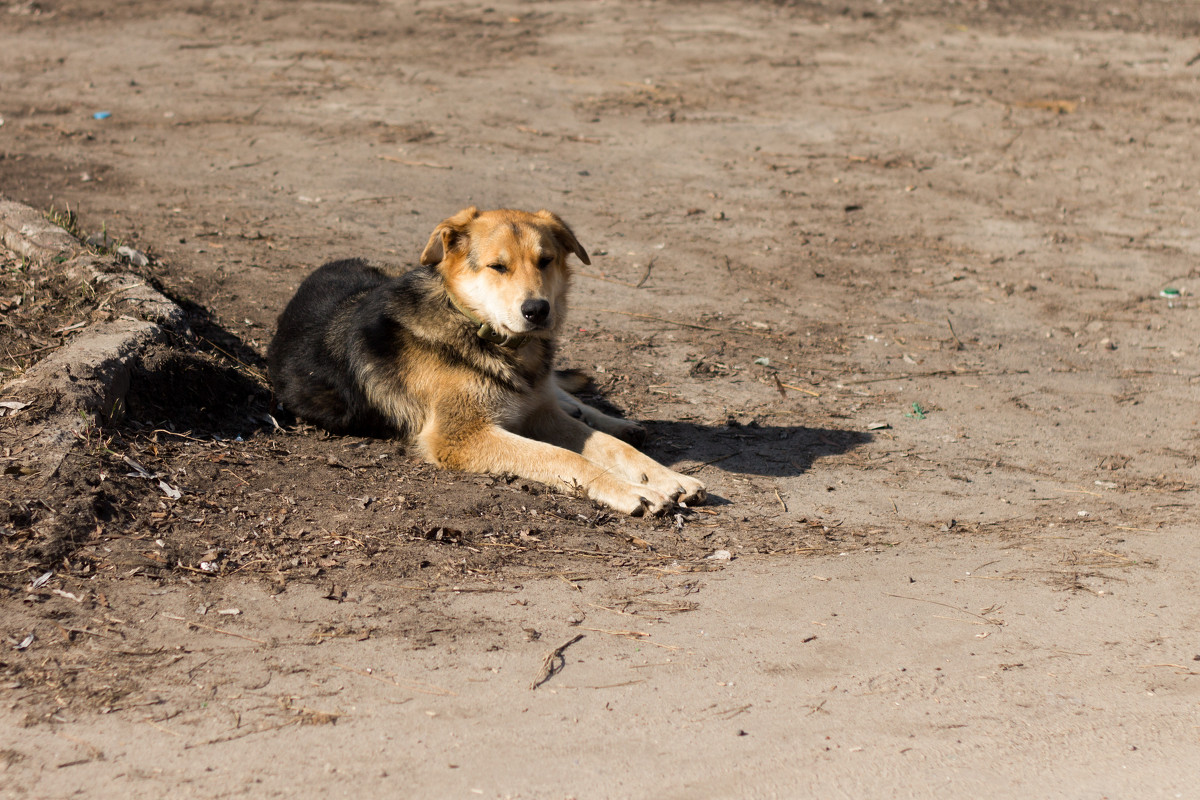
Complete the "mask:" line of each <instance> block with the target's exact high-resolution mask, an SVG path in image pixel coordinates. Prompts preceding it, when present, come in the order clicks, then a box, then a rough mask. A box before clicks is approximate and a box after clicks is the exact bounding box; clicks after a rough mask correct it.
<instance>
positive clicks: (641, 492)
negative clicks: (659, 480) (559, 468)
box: [588, 479, 672, 517]
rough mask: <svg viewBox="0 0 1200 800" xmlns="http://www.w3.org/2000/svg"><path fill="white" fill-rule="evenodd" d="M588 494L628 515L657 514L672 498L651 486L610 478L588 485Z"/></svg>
mask: <svg viewBox="0 0 1200 800" xmlns="http://www.w3.org/2000/svg"><path fill="white" fill-rule="evenodd" d="M588 496H589V497H591V498H592V499H593V500H595V501H596V502H599V503H603V504H604V505H606V506H609V507H610V508H615V509H616V510H617V511H620V512H621V513H623V514H629V515H630V516H634V517H640V516H657V515H659V514H661V513H663V511H665V510H666V508H667V506H669V505H671V502H672V498H671V497H669V496H667V495H666V494H663V493H662V492H660V491H658V490H657V489H655V488H654V487H652V486H646V485H645V484H643V485H640V486H639V485H637V484H632V483H626V482H625V481H622V480H616V479H610V480H600V481H596V483H595V484H593V485H591V486H589V487H588Z"/></svg>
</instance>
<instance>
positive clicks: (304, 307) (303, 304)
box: [267, 259, 395, 436]
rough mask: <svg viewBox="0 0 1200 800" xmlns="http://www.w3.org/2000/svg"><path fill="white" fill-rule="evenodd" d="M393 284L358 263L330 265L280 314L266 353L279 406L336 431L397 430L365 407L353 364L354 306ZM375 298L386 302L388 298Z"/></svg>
mask: <svg viewBox="0 0 1200 800" xmlns="http://www.w3.org/2000/svg"><path fill="white" fill-rule="evenodd" d="M394 280H395V279H393V278H390V277H388V276H387V275H385V274H384V273H383V272H381V271H380V270H379V269H377V268H375V267H372V266H369V265H368V264H367V263H366V262H365V261H362V260H361V259H349V260H346V261H334V262H331V263H329V264H326V265H325V266H323V267H321V268H320V269H318V270H317V271H316V272H314V273H312V274H311V275H309V276H308V277H307V278H306V279H305V280H304V282H303V283H302V284H300V288H299V289H297V290H296V295H295V297H293V298H292V300H291V302H290V303H288V305H287V308H285V309H284V311H283V313H282V314H280V315H279V325H278V331H277V333H276V335H275V338H274V339H273V340H272V342H271V346H270V349H269V350H268V351H267V360H268V364H269V367H270V372H271V383H272V385H273V386H274V387H275V400H276V402H277V403H278V404H279V405H282V406H283V407H284V408H285V409H286V410H287V411H289V412H290V413H292V414H295V415H297V416H299V417H301V418H303V419H306V420H308V421H310V422H312V423H315V424H317V425H319V426H321V427H322V428H325V429H326V430H328V431H330V432H332V433H338V434H359V435H364V436H380V435H388V434H394V433H395V428H394V426H393V425H391V424H390V423H389V422H388V421H387V420H386V419H385V418H384V417H383V415H382V414H380V413H379V412H378V411H376V410H375V409H374V408H373V407H372V406H371V404H370V403H368V402H367V398H366V396H365V395H364V394H363V391H362V388H361V387H360V386H359V383H358V381H357V380H356V379H355V376H354V369H353V365H352V364H351V361H352V359H353V358H354V357H355V353H356V350H357V348H358V346H359V345H358V343H357V336H358V334H356V332H355V326H354V323H353V317H354V315H355V313H356V310H357V306H358V305H359V304H357V303H356V301H358V300H360V299H362V298H363V296H364V295H367V294H368V293H370V292H372V291H373V290H376V289H380V288H382V287H385V286H387V285H388V284H390V283H392V282H394ZM375 294H376V295H378V296H379V299H380V300H382V296H383V293H380V292H376V293H375Z"/></svg>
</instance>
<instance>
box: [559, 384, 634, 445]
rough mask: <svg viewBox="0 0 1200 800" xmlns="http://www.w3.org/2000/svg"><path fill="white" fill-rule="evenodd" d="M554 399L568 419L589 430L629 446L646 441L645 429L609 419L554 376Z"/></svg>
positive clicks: (624, 421)
mask: <svg viewBox="0 0 1200 800" xmlns="http://www.w3.org/2000/svg"><path fill="white" fill-rule="evenodd" d="M554 398H555V400H557V401H558V407H559V408H561V409H562V410H563V413H565V414H566V415H567V416H569V417H574V418H575V419H577V420H581V421H583V422H584V423H585V424H586V425H587V426H588V427H589V428H595V429H596V430H598V431H603V432H604V433H607V434H609V435H610V436H615V437H617V438H618V439H622V440H624V441H626V442H629V443H630V444H635V445H636V444H641V443H642V442H644V441H646V429H645V428H643V427H642V426H641V425H638V424H637V423H636V422H630V421H629V420H626V419H617V418H616V417H610V416H609V415H608V414H605V413H604V412H603V411H600V410H598V409H595V408H592V407H591V406H589V405H588V404H587V403H585V402H583V401H582V400H580V399H579V398H578V397H575V396H574V395H572V394H570V393H569V391H568V390H567V389H564V388H563V381H562V380H561V378H560V377H559V376H558V375H556V376H555V380H554Z"/></svg>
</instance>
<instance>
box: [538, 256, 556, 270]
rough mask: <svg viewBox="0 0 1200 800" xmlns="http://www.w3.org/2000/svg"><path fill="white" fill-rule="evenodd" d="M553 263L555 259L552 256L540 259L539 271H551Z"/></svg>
mask: <svg viewBox="0 0 1200 800" xmlns="http://www.w3.org/2000/svg"><path fill="white" fill-rule="evenodd" d="M553 263H554V258H553V257H552V256H542V257H541V258H539V259H538V269H549V268H550V265H551V264H553Z"/></svg>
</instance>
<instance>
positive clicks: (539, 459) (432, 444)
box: [418, 412, 672, 515]
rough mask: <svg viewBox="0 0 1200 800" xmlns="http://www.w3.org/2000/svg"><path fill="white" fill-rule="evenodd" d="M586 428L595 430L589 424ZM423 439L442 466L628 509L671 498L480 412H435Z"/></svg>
mask: <svg viewBox="0 0 1200 800" xmlns="http://www.w3.org/2000/svg"><path fill="white" fill-rule="evenodd" d="M560 413H561V412H560ZM563 416H564V418H566V419H570V418H569V417H566V415H563ZM584 429H585V430H590V429H588V428H587V427H586V426H584ZM609 438H611V437H609ZM613 441H617V440H616V439H613ZM418 442H419V444H420V446H421V449H422V450H423V451H424V454H425V456H426V458H428V459H429V460H430V461H432V462H433V463H435V464H437V465H438V466H443V467H449V468H451V469H460V470H465V471H469V472H490V473H493V474H505V473H508V474H512V475H517V476H519V477H522V478H528V479H529V480H535V481H539V482H541V483H545V484H548V485H550V486H555V487H558V488H561V489H564V490H566V491H582V492H584V493H585V494H587V496H588V497H590V498H592V499H593V500H595V501H597V502H600V503H603V504H604V505H607V506H610V507H612V508H615V509H616V510H618V511H621V512H623V513H626V514H633V515H639V514H659V513H661V512H662V511H663V509H664V508H666V506H667V505H669V504H670V502H671V499H672V498H670V497H668V496H667V495H666V494H664V493H662V492H659V491H657V490H656V489H654V488H653V487H651V486H648V485H635V484H634V483H631V482H630V481H628V480H626V479H625V478H624V477H623V476H622V475H621V473H620V472H618V471H616V470H614V469H612V468H607V467H605V466H602V465H600V464H596V463H593V462H592V461H590V460H589V459H587V458H585V457H584V456H583V455H581V454H580V453H578V452H572V451H570V450H567V449H565V448H562V447H558V446H555V445H553V444H550V443H547V442H544V441H535V440H533V439H529V438H526V437H524V436H521V435H519V434H516V433H512V432H511V431H506V430H504V429H503V428H501V427H500V426H498V425H494V424H491V423H489V422H487V421H485V420H484V419H483V418H481V417H471V418H465V419H464V418H462V417H461V416H460V415H456V414H454V413H448V414H442V415H440V416H439V415H437V414H435V415H434V416H433V417H431V418H430V419H429V420H428V422H427V424H426V425H425V427H424V429H423V430H422V431H421V433H420V435H419V436H418Z"/></svg>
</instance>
